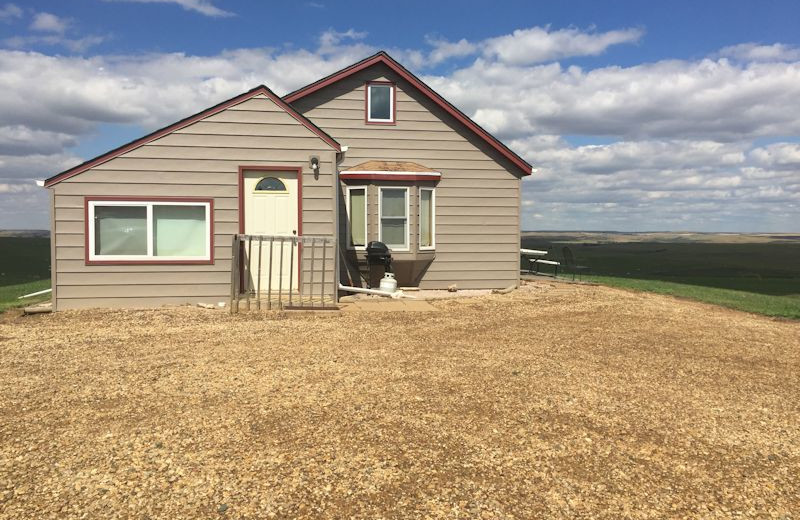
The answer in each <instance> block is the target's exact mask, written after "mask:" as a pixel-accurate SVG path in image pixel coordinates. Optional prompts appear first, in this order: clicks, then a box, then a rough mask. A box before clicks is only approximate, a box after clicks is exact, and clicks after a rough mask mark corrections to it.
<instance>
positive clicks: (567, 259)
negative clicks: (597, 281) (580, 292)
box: [561, 247, 591, 280]
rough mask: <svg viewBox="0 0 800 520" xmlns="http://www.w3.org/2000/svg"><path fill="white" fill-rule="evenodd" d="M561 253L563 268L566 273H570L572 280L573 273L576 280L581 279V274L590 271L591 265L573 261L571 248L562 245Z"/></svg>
mask: <svg viewBox="0 0 800 520" xmlns="http://www.w3.org/2000/svg"><path fill="white" fill-rule="evenodd" d="M561 253H562V254H563V255H564V270H565V271H566V272H567V273H572V279H573V280H574V279H575V274H577V275H578V280H581V279H582V278H581V275H582V274H583V273H588V272H589V271H591V267H589V266H586V265H578V264H576V263H575V257H574V256H572V250H571V249H570V248H569V247H564V248H563V249H562V250H561Z"/></svg>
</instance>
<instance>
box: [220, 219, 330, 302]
mask: <svg viewBox="0 0 800 520" xmlns="http://www.w3.org/2000/svg"><path fill="white" fill-rule="evenodd" d="M232 247H233V249H232V257H231V302H230V303H231V305H230V309H231V312H232V313H235V312H239V310H240V309H241V307H242V304H243V306H244V309H245V310H251V309H256V310H261V309H267V310H269V309H273V308H278V309H285V308H294V309H298V308H329V307H331V306H332V305H335V303H336V283H335V261H334V259H335V258H336V257H335V254H336V241H335V240H334V239H333V238H330V237H313V236H273V235H242V234H239V235H234V236H233V246H232Z"/></svg>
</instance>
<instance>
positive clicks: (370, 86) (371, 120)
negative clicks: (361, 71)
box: [367, 82, 395, 123]
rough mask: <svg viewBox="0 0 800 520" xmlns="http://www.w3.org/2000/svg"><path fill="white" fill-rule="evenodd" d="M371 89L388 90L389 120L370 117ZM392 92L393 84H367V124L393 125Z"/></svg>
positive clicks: (393, 106)
mask: <svg viewBox="0 0 800 520" xmlns="http://www.w3.org/2000/svg"><path fill="white" fill-rule="evenodd" d="M372 87H382V88H388V89H389V119H379V118H376V117H372ZM394 90H395V85H394V84H393V83H378V82H375V83H367V123H394V118H395V113H394V108H395V105H394Z"/></svg>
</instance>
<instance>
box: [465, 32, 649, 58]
mask: <svg viewBox="0 0 800 520" xmlns="http://www.w3.org/2000/svg"><path fill="white" fill-rule="evenodd" d="M643 34H644V33H643V31H642V30H641V29H623V30H619V31H608V32H604V33H592V32H583V31H580V30H578V29H574V28H570V29H560V30H557V31H551V30H550V28H549V27H531V28H529V29H518V30H516V31H514V32H513V33H512V34H507V35H504V36H498V37H496V38H489V39H488V40H486V41H485V42H484V43H483V44H482V45H481V47H482V48H483V54H484V56H486V57H488V58H496V59H497V60H498V61H501V62H503V63H508V64H511V65H530V64H532V63H541V62H545V61H551V60H560V59H563V58H568V57H571V56H596V55H598V54H602V53H604V52H605V51H606V49H608V48H609V47H611V46H612V45H619V44H621V43H635V42H638V41H639V39H641V37H642V35H643Z"/></svg>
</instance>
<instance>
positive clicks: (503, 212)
mask: <svg viewBox="0 0 800 520" xmlns="http://www.w3.org/2000/svg"><path fill="white" fill-rule="evenodd" d="M372 80H388V81H393V82H395V83H396V91H395V96H396V100H397V105H396V115H395V119H396V124H395V125H367V124H365V123H364V96H365V91H364V88H365V87H364V85H365V83H366V82H367V81H372ZM293 106H294V107H295V108H296V109H297V110H298V111H300V112H301V113H303V114H304V115H305V116H306V117H308V118H309V119H311V120H312V121H314V123H315V124H317V125H318V126H320V127H321V128H323V129H324V130H325V131H326V132H328V133H329V134H330V135H332V136H333V137H334V139H336V140H337V141H339V143H341V144H342V145H346V146H348V148H349V149H348V151H347V152H346V154H345V156H344V159H343V161H342V162H341V163H340V165H339V169H340V170H346V169H347V168H350V167H351V166H354V165H356V164H359V163H361V162H364V161H368V160H372V159H383V160H390V161H391V160H395V161H412V162H416V163H419V164H422V165H424V166H427V167H429V168H432V169H434V170H437V171H439V172H441V174H442V178H441V180H440V181H439V182H438V183H437V184H436V185H435V187H436V209H435V211H436V250H435V259H434V260H433V263H432V264H431V265H430V267H429V268H428V270H427V272H426V273H425V275H424V276H423V278H422V280H421V282H420V286H421V287H423V288H446V287H447V286H449V285H451V284H453V283H457V284H458V286H459V287H461V288H476V289H484V288H499V287H507V286H509V285H511V284H514V283H517V282H518V280H519V229H520V222H519V213H520V172H519V169H518V168H517V167H516V166H514V165H512V164H511V163H510V162H509V161H508V160H507V159H506V158H504V157H503V156H502V155H501V154H499V153H498V152H497V151H496V150H495V149H493V148H492V147H491V146H490V145H488V144H486V143H485V142H484V141H483V140H482V139H480V138H478V137H477V136H475V135H474V134H473V133H472V132H470V131H468V130H466V129H465V128H464V127H463V125H462V124H461V123H459V122H458V121H457V120H455V118H453V117H452V116H450V115H449V114H448V113H447V112H445V111H444V110H442V109H441V108H439V107H438V106H437V105H436V104H435V103H433V102H432V101H430V100H429V99H428V98H427V97H425V96H424V95H423V94H421V93H420V92H418V91H417V90H416V89H415V88H414V87H412V86H410V85H409V84H408V83H407V82H406V81H405V80H403V79H402V78H400V77H398V76H397V75H396V74H394V72H392V71H391V70H390V69H389V68H388V67H385V66H383V65H377V66H375V67H370V68H369V69H367V70H364V71H361V72H359V73H357V74H354V75H353V76H351V77H349V78H346V79H343V80H341V81H339V82H337V83H335V84H334V85H331V86H329V87H326V88H323V89H321V90H319V91H317V92H315V93H313V94H310V95H308V96H307V97H305V98H302V99H300V100H298V101H296V102H295V103H293ZM394 184H395V183H391V185H394ZM350 185H356V184H355V183H353V184H350ZM387 185H389V184H387ZM418 186H431V183H428V182H425V183H416V184H413V185H412V189H411V190H410V196H411V210H410V222H409V227H410V243H411V244H412V249H413V248H415V247H416V243H417V240H418V226H419V222H418V215H419V212H418V206H417V204H418V202H417V196H418V191H417V189H418V188H417V187H418ZM344 196H345V195H344V193H343V194H342V199H341V200H344V199H343V197H344ZM377 196H378V195H377V189H376V188H374V187H373V188H372V189H370V190H369V201H370V206H369V208H370V209H369V210H368V222H369V223H368V240H377V237H378V230H377V226H378V215H377ZM339 218H340V222H342V224H343V225H344V222H346V215H345V213H344V209H343V208H342V210H341V211H340V215H339ZM340 233H341V234H340V237H345V236H346V235H345V234H344V228H343V227H342V229H341V230H340ZM395 256H396V257H398V258H401V259H402V258H403V257H410V256H412V255H411V254H403V253H400V254H396V255H395Z"/></svg>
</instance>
